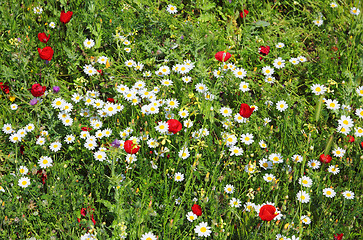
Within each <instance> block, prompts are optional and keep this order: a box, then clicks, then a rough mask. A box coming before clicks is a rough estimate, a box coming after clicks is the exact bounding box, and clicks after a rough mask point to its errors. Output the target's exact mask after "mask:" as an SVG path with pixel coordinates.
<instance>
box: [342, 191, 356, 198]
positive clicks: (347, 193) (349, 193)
mask: <svg viewBox="0 0 363 240" xmlns="http://www.w3.org/2000/svg"><path fill="white" fill-rule="evenodd" d="M342 195H343V196H344V198H345V199H353V198H354V192H352V191H344V192H342Z"/></svg>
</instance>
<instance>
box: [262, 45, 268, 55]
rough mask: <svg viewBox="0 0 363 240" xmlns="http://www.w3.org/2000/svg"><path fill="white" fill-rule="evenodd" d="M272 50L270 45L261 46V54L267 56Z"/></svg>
mask: <svg viewBox="0 0 363 240" xmlns="http://www.w3.org/2000/svg"><path fill="white" fill-rule="evenodd" d="M269 52H270V46H260V54H261V55H263V56H267V55H268V54H269Z"/></svg>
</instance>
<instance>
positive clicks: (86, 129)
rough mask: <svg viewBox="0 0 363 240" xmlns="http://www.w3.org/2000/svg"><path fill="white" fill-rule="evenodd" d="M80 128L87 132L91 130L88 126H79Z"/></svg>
mask: <svg viewBox="0 0 363 240" xmlns="http://www.w3.org/2000/svg"><path fill="white" fill-rule="evenodd" d="M81 130H82V131H87V132H89V131H91V130H92V128H89V127H81Z"/></svg>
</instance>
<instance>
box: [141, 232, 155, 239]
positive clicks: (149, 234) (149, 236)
mask: <svg viewBox="0 0 363 240" xmlns="http://www.w3.org/2000/svg"><path fill="white" fill-rule="evenodd" d="M156 239H157V238H156V236H155V235H154V234H153V233H152V232H147V233H144V234H143V235H142V236H141V240H156Z"/></svg>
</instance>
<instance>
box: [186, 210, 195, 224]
mask: <svg viewBox="0 0 363 240" xmlns="http://www.w3.org/2000/svg"><path fill="white" fill-rule="evenodd" d="M186 217H187V219H188V221H189V222H193V221H194V220H196V219H197V218H198V216H197V215H195V214H194V213H193V212H188V213H187V215H186Z"/></svg>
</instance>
